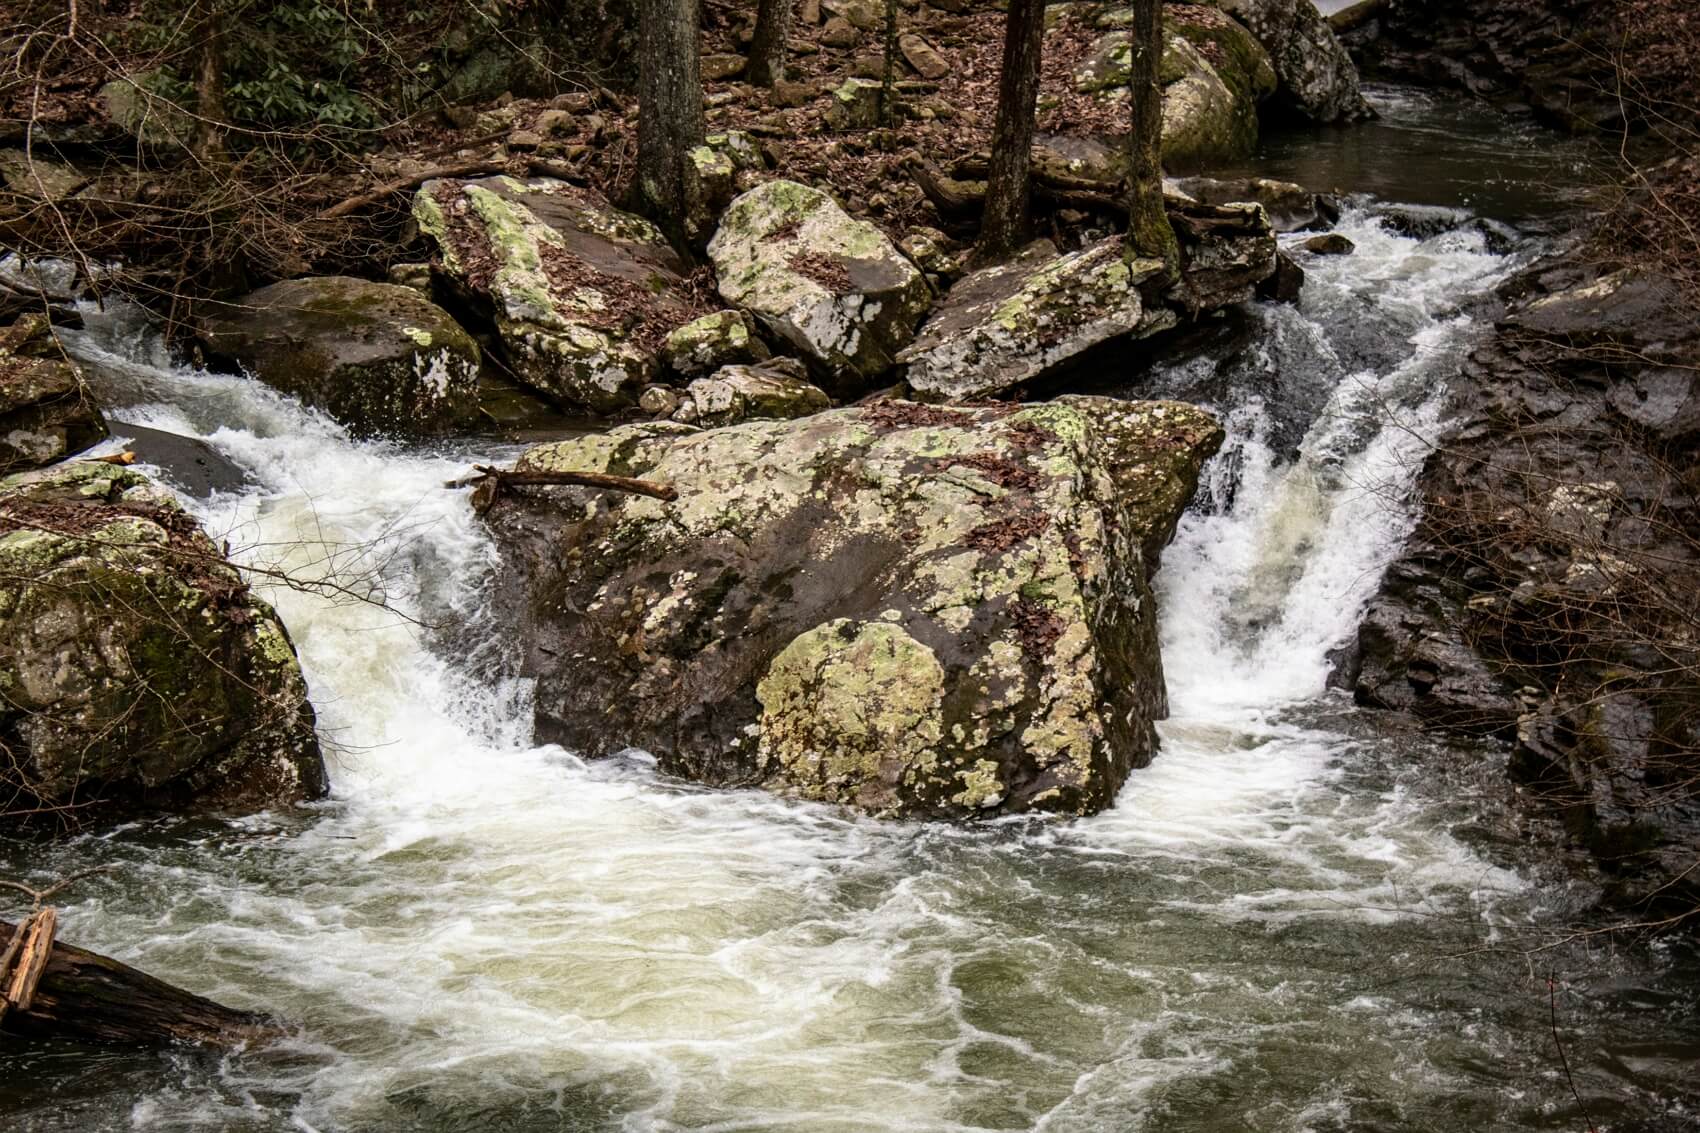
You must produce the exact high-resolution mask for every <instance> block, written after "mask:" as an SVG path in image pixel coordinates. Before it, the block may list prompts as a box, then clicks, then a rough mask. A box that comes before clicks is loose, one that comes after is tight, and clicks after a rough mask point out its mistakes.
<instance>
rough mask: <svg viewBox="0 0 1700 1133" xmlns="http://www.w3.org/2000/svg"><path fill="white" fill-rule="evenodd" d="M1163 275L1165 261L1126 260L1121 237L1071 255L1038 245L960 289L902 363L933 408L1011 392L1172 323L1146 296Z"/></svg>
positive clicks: (1168, 313)
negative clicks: (1095, 350)
mask: <svg viewBox="0 0 1700 1133" xmlns="http://www.w3.org/2000/svg"><path fill="white" fill-rule="evenodd" d="M1162 275H1163V263H1162V261H1161V260H1153V259H1129V258H1128V256H1127V253H1126V249H1125V245H1124V244H1123V242H1122V241H1121V239H1120V238H1118V237H1112V238H1110V239H1108V240H1104V241H1102V242H1100V243H1097V244H1094V245H1092V246H1090V247H1087V248H1083V249H1082V250H1080V251H1078V252H1071V253H1069V254H1068V255H1066V256H1060V255H1058V254H1057V250H1056V248H1055V247H1053V246H1052V245H1051V244H1050V243H1049V242H1048V241H1039V242H1038V243H1036V244H1033V245H1032V246H1030V247H1028V248H1027V249H1026V250H1025V251H1023V252H1022V253H1021V255H1019V256H1017V257H1016V258H1015V259H1014V260H1011V261H1010V262H1009V263H1006V264H1000V265H998V266H996V267H990V268H983V269H981V270H980V271H977V272H975V273H973V274H972V275H969V276H967V277H966V278H964V279H963V280H962V282H961V283H958V284H957V285H956V286H955V287H953V288H952V289H951V291H950V294H949V295H947V296H946V297H945V300H944V302H943V304H941V305H940V307H939V309H938V310H937V311H936V312H935V313H934V314H933V316H932V317H931V318H930V319H928V321H927V323H926V325H925V326H924V327H923V328H922V330H921V334H920V337H918V338H917V339H916V340H915V342H914V343H913V344H912V345H910V346H909V347H908V348H907V349H906V350H904V351H903V353H901V354H900V355H898V360H899V361H901V362H905V363H907V364H908V370H907V372H906V376H907V380H908V382H909V388H910V389H912V390H914V391H915V393H916V394H917V395H918V396H920V397H921V398H923V399H925V400H928V401H964V400H972V399H974V398H980V397H991V396H995V395H997V394H1002V393H1007V392H1008V391H1010V390H1012V389H1014V388H1015V387H1017V386H1022V385H1026V384H1029V383H1032V382H1038V381H1043V380H1045V379H1046V378H1047V377H1049V376H1051V375H1052V374H1054V373H1055V371H1056V370H1057V369H1058V368H1060V367H1062V366H1063V365H1065V364H1067V363H1068V362H1069V361H1071V360H1073V359H1076V358H1078V357H1079V356H1080V355H1081V354H1083V353H1084V352H1086V351H1087V350H1090V349H1091V348H1092V347H1094V346H1098V345H1101V344H1103V343H1106V342H1109V341H1111V340H1113V339H1117V338H1122V337H1133V336H1144V335H1148V334H1154V333H1156V332H1157V331H1160V330H1166V329H1168V328H1169V327H1172V326H1174V325H1175V321H1176V319H1175V314H1174V312H1173V311H1171V310H1169V309H1168V308H1167V307H1165V306H1163V305H1162V304H1161V303H1158V304H1156V305H1155V306H1148V305H1147V303H1146V302H1145V299H1144V297H1143V296H1142V295H1141V294H1140V288H1141V286H1142V285H1149V284H1150V283H1151V282H1152V281H1153V280H1155V281H1157V283H1158V285H1159V286H1161V277H1162Z"/></svg>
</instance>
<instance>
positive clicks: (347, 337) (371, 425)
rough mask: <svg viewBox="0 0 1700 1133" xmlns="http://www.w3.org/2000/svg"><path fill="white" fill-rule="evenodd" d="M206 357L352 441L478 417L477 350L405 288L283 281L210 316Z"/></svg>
mask: <svg viewBox="0 0 1700 1133" xmlns="http://www.w3.org/2000/svg"><path fill="white" fill-rule="evenodd" d="M199 329H200V337H201V341H202V343H203V344H204V345H205V346H206V348H207V350H208V351H209V352H210V353H211V354H212V355H213V356H214V357H215V358H221V359H224V360H226V361H228V362H231V363H234V364H235V365H237V366H240V367H241V368H242V369H244V370H246V371H247V372H248V373H250V374H252V375H254V376H255V377H256V378H258V379H260V380H261V381H263V382H265V383H266V384H267V385H269V386H273V387H275V388H277V389H280V390H282V391H284V392H285V393H288V394H292V395H294V396H295V397H298V398H300V399H301V400H302V401H304V402H305V403H307V404H308V405H314V406H318V407H319V408H321V409H323V410H324V411H325V412H326V413H329V414H330V415H331V416H332V417H334V418H336V419H337V420H338V421H340V422H342V423H343V424H344V425H347V426H348V427H349V429H350V430H351V431H353V432H354V433H356V434H358V435H361V436H380V435H396V436H415V435H431V434H438V433H445V432H449V431H451V430H454V429H456V428H459V427H462V426H465V425H467V424H469V423H471V422H472V421H473V420H474V419H475V418H476V416H477V412H478V364H479V357H478V344H477V343H476V342H474V341H473V340H472V336H471V335H469V334H467V333H466V331H464V330H462V329H461V327H460V324H458V323H456V322H455V321H454V319H453V318H452V317H450V315H449V313H448V312H447V311H445V310H443V309H442V308H441V307H438V306H437V305H435V304H434V303H432V302H431V301H430V300H429V299H427V298H426V297H425V296H424V295H422V294H420V293H419V292H418V291H417V290H415V289H414V288H411V287H403V286H399V285H397V284H393V283H371V282H368V281H367V280H364V279H353V278H350V277H348V276H321V277H314V278H310V279H292V280H288V281H286V282H283V283H274V284H272V285H271V286H269V287H262V288H261V289H260V290H258V291H255V292H253V293H251V294H249V295H246V296H244V297H243V298H241V299H239V300H237V301H236V302H234V303H231V304H220V305H218V306H215V307H213V308H211V309H210V310H209V311H208V312H207V313H206V314H205V315H203V316H202V318H201V320H200V328H199Z"/></svg>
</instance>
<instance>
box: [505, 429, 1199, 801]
mask: <svg viewBox="0 0 1700 1133" xmlns="http://www.w3.org/2000/svg"><path fill="white" fill-rule="evenodd" d="M1221 436H1222V433H1221V430H1220V428H1219V427H1218V425H1217V424H1216V422H1215V420H1214V419H1213V418H1212V417H1210V415H1209V414H1207V413H1205V412H1203V411H1202V410H1199V409H1197V408H1195V407H1193V406H1189V405H1180V404H1176V403H1167V402H1145V403H1126V402H1118V401H1111V400H1108V399H1100V398H1065V399H1062V400H1059V401H1057V402H1054V403H1051V404H1047V405H1041V406H1029V407H1015V406H1010V407H999V408H984V407H982V408H975V409H963V410H951V409H941V408H934V407H929V406H922V405H915V404H910V403H904V402H883V403H878V404H874V405H870V406H866V407H857V408H847V409H838V410H831V411H828V412H825V413H820V414H816V415H815V416H812V417H808V418H805V419H803V420H800V421H792V422H752V423H748V424H744V425H739V426H734V427H731V428H724V429H715V430H708V431H697V430H694V429H690V428H687V427H684V426H680V425H657V424H651V425H637V426H628V427H625V428H621V429H617V430H615V431H613V432H612V433H608V434H604V435H600V436H588V437H580V438H575V439H572V440H567V441H562V442H560V443H557V444H551V445H546V446H543V447H540V448H536V449H533V450H531V451H530V452H528V453H526V454H525V456H524V457H523V458H522V459H521V460H520V462H519V467H520V468H522V469H537V470H545V469H561V470H565V469H571V470H579V471H593V472H615V473H620V474H624V475H628V476H641V477H643V478H646V479H650V480H654V481H658V482H664V483H666V484H669V485H671V486H672V487H673V488H674V489H676V491H677V492H678V499H677V501H676V502H674V503H662V502H661V501H658V500H654V499H649V498H646V497H640V496H631V495H604V494H596V493H587V492H584V491H581V490H578V489H547V490H544V491H541V492H538V493H537V494H535V495H533V496H530V497H508V498H504V500H503V502H502V503H500V504H498V505H497V506H496V508H495V509H494V510H493V511H492V512H491V513H490V515H489V520H490V522H491V524H492V526H493V528H494V530H495V532H496V535H497V538H498V540H499V542H500V544H501V546H502V548H503V550H504V554H505V558H506V561H507V562H508V563H509V566H510V570H509V571H508V573H507V575H506V576H505V578H504V579H503V581H502V583H501V586H502V589H503V591H504V593H505V594H506V595H507V599H508V601H510V602H512V603H514V604H515V608H516V609H517V610H518V611H519V616H520V622H521V624H520V631H521V634H522V637H523V638H524V640H525V645H526V661H525V670H526V672H527V673H528V674H529V675H531V676H533V677H535V678H536V680H537V699H536V704H537V731H538V735H539V738H541V739H544V740H548V741H555V742H560V743H563V744H566V745H568V746H570V747H572V748H574V749H576V750H580V751H583V752H586V753H588V754H591V755H597V754H604V753H610V752H613V751H617V750H619V749H621V748H624V747H626V746H628V745H637V746H641V747H643V748H646V749H648V750H650V751H652V752H654V753H655V754H656V755H657V756H658V757H659V758H660V760H661V763H662V766H663V767H664V768H666V769H667V770H669V771H671V772H673V773H675V774H679V775H683V776H687V777H689V778H693V779H697V780H700V781H703V782H706V783H711V784H721V785H750V784H759V785H762V786H765V787H767V788H769V789H772V790H777V791H781V792H785V793H788V794H794V795H798V796H801V797H805V798H811V799H819V800H824V801H831V802H837V803H843V804H845V805H848V806H852V807H856V808H858V809H861V810H864V811H868V812H871V813H875V814H880V815H896V814H924V815H937V816H944V817H952V818H967V817H972V816H978V815H992V814H1001V813H1012V812H1019V811H1028V810H1046V811H1057V812H1063V813H1088V812H1091V811H1095V810H1098V809H1101V808H1102V807H1104V806H1106V805H1108V803H1109V802H1110V801H1111V800H1112V799H1113V798H1114V796H1115V792H1116V789H1117V788H1118V787H1119V786H1120V785H1121V783H1122V781H1123V780H1124V778H1125V777H1126V776H1127V774H1128V771H1129V769H1130V768H1133V767H1136V766H1141V765H1143V764H1144V763H1145V762H1146V761H1148V760H1149V759H1150V757H1151V754H1152V752H1153V750H1154V748H1155V746H1156V734H1155V730H1154V728H1153V722H1154V721H1155V720H1157V719H1160V718H1161V717H1162V716H1163V715H1164V714H1165V711H1166V697H1165V692H1164V684H1163V676H1162V663H1161V659H1160V658H1159V656H1158V651H1157V633H1156V609H1155V604H1154V600H1153V596H1152V592H1151V589H1150V586H1149V583H1148V578H1149V576H1150V574H1151V572H1152V571H1153V570H1154V569H1155V567H1156V564H1157V556H1158V553H1159V551H1160V549H1161V547H1162V546H1163V544H1164V543H1165V542H1166V541H1167V540H1168V539H1169V538H1170V537H1171V536H1172V534H1173V531H1174V525H1175V523H1176V521H1177V520H1178V518H1179V516H1180V513H1181V511H1182V509H1183V508H1184V507H1185V506H1186V503H1187V501H1188V500H1189V499H1190V498H1191V496H1192V493H1193V491H1194V489H1195V488H1196V485H1197V479H1198V474H1199V469H1200V466H1201V465H1202V463H1203V462H1204V460H1205V459H1206V458H1207V457H1208V456H1209V455H1210V454H1211V453H1212V452H1214V451H1215V449H1216V447H1217V445H1218V444H1219V443H1220V441H1221Z"/></svg>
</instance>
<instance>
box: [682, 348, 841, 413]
mask: <svg viewBox="0 0 1700 1133" xmlns="http://www.w3.org/2000/svg"><path fill="white" fill-rule="evenodd" d="M787 363H789V365H787ZM802 370H803V368H802V367H801V366H799V365H797V363H796V362H795V360H793V359H790V358H780V359H775V360H774V361H772V362H769V363H767V364H765V365H761V366H723V367H721V368H720V369H719V370H716V371H715V372H714V374H713V376H711V377H707V378H699V379H697V380H696V381H694V382H692V383H691V384H690V387H689V388H688V389H686V390H685V394H684V397H683V398H682V399H681V400H680V404H679V405H678V406H677V407H676V408H675V409H674V410H673V413H672V417H673V419H674V420H675V421H683V422H685V423H686V424H691V425H733V424H736V423H737V422H739V421H748V420H752V419H755V418H758V417H771V418H790V417H807V416H808V415H809V414H811V413H819V412H820V411H821V410H823V409H826V408H828V407H830V406H831V405H832V399H831V398H829V397H827V396H826V394H825V393H824V392H822V391H821V390H820V388H819V387H817V386H814V385H811V384H809V382H808V381H807V380H806V378H805V377H804V376H803V372H802Z"/></svg>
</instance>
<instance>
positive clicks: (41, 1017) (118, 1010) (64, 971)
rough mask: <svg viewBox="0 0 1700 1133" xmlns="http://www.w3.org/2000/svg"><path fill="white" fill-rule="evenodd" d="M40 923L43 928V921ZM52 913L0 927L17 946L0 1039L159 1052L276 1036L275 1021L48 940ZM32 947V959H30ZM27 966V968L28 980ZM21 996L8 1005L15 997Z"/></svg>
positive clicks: (1, 979) (6, 982) (6, 977)
mask: <svg viewBox="0 0 1700 1133" xmlns="http://www.w3.org/2000/svg"><path fill="white" fill-rule="evenodd" d="M44 920H45V921H46V924H45V925H44V924H43V921H44ZM54 921H55V917H54V913H53V910H52V909H50V908H49V909H42V910H40V911H39V912H37V913H35V914H33V915H32V916H31V917H30V918H28V919H27V920H25V921H24V922H23V923H22V924H21V925H14V924H12V923H11V922H9V921H0V940H6V941H14V940H15V941H17V942H18V947H17V948H16V951H15V952H14V953H13V954H12V957H11V965H10V970H9V971H6V972H5V973H3V974H0V989H3V991H4V996H5V1003H6V1006H7V1007H8V1008H9V1009H8V1010H7V1011H6V1013H5V1016H4V1018H3V1019H0V1032H4V1033H5V1034H9V1035H18V1036H23V1037H28V1038H55V1039H72V1040H76V1041H81V1042H101V1043H122V1044H126V1045H130V1046H162V1045H165V1044H167V1043H173V1042H184V1043H195V1044H198V1045H214V1046H234V1045H236V1044H238V1043H243V1042H253V1041H256V1040H260V1039H264V1038H268V1037H271V1036H274V1035H276V1034H278V1033H279V1028H278V1026H277V1024H276V1023H275V1022H273V1021H272V1020H269V1019H267V1018H265V1017H264V1016H261V1015H255V1014H253V1013H251V1012H248V1011H234V1010H232V1009H231V1008H228V1007H224V1006H221V1005H220V1004H217V1003H214V1002H213V1001H212V1000H210V999H203V998H201V997H200V996H198V995H192V994H190V993H189V992H186V991H184V990H183V989H182V988H178V987H173V986H172V985H170V984H168V983H166V982H165V981H164V980H159V979H155V978H154V977H153V976H150V975H148V974H147V973H145V972H138V971H137V970H136V969H134V968H132V967H130V966H129V965H127V964H121V963H119V962H118V961H117V960H114V959H112V958H111V957H109V956H102V955H100V954H99V953H96V952H88V951H85V950H84V949H81V948H77V947H74V946H72V945H69V944H65V943H63V942H61V941H57V940H54V939H52V935H53V928H54V927H55V926H54ZM32 948H34V949H39V950H40V952H39V955H40V957H41V958H40V959H39V960H32V958H31V956H32ZM26 964H34V965H35V970H34V971H33V973H32V972H31V971H30V969H28V968H27V967H26ZM15 991H16V992H27V994H26V995H25V996H24V998H23V999H20V1000H14V999H13V998H12V995H13V993H14V992H15Z"/></svg>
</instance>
